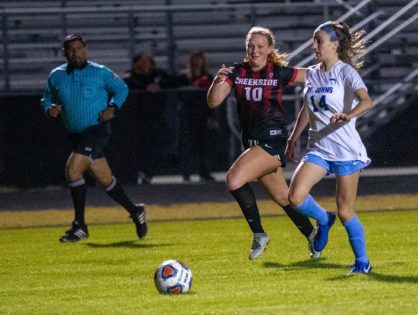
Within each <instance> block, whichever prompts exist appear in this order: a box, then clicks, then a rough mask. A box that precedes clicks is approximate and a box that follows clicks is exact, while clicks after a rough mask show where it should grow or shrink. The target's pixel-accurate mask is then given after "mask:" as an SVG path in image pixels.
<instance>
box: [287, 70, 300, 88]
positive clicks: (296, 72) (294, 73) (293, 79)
mask: <svg viewBox="0 0 418 315" xmlns="http://www.w3.org/2000/svg"><path fill="white" fill-rule="evenodd" d="M297 75H298V69H296V68H293V74H292V77H291V78H290V80H289V82H288V83H287V85H289V86H290V85H293V82H295V80H296V76H297Z"/></svg>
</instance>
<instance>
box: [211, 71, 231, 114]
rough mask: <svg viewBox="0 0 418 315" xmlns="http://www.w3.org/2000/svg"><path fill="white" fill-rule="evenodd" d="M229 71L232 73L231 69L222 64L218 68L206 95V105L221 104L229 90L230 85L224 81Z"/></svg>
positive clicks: (214, 105) (212, 106) (213, 106)
mask: <svg viewBox="0 0 418 315" xmlns="http://www.w3.org/2000/svg"><path fill="white" fill-rule="evenodd" d="M230 73H232V69H231V68H229V67H226V66H225V65H222V68H221V69H219V71H218V73H217V74H216V77H215V78H214V79H213V81H212V84H211V86H210V88H209V91H208V95H207V101H208V106H209V107H210V108H216V107H218V106H219V105H221V104H222V102H223V101H224V100H225V98H226V97H227V96H228V95H229V93H230V92H231V89H232V87H231V86H230V85H229V84H228V83H226V82H225V79H226V78H227V76H228V74H230Z"/></svg>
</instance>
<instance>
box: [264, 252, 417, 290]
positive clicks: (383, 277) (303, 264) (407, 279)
mask: <svg viewBox="0 0 418 315" xmlns="http://www.w3.org/2000/svg"><path fill="white" fill-rule="evenodd" d="M324 260H325V259H324V258H321V259H315V260H304V261H298V262H295V263H293V264H288V265H285V264H279V263H277V262H265V263H264V264H263V265H264V268H277V269H283V270H300V269H344V270H346V272H345V273H344V274H342V275H339V276H336V277H332V278H328V280H331V281H335V280H338V281H341V280H351V279H355V278H357V277H366V278H367V279H368V280H376V281H382V282H389V283H414V284H416V283H418V277H414V276H398V275H388V274H383V273H380V272H376V271H372V272H371V273H369V274H367V275H365V274H359V275H352V276H347V274H348V273H349V271H350V269H351V266H349V265H341V264H329V263H325V262H324Z"/></svg>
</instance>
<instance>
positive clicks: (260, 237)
mask: <svg viewBox="0 0 418 315" xmlns="http://www.w3.org/2000/svg"><path fill="white" fill-rule="evenodd" d="M269 242H270V239H269V237H268V236H267V234H266V233H254V238H253V245H252V246H251V250H250V256H249V257H248V258H249V259H250V260H253V259H256V258H257V257H258V256H260V255H261V254H262V253H263V252H264V251H265V250H266V247H267V245H268V243H269Z"/></svg>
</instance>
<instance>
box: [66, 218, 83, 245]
mask: <svg viewBox="0 0 418 315" xmlns="http://www.w3.org/2000/svg"><path fill="white" fill-rule="evenodd" d="M88 237H89V232H88V230H87V225H85V224H80V223H78V222H77V221H74V222H73V223H72V226H71V229H69V230H68V231H65V234H64V235H63V236H61V237H60V242H63V243H64V242H78V241H81V240H84V239H86V238H88Z"/></svg>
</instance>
